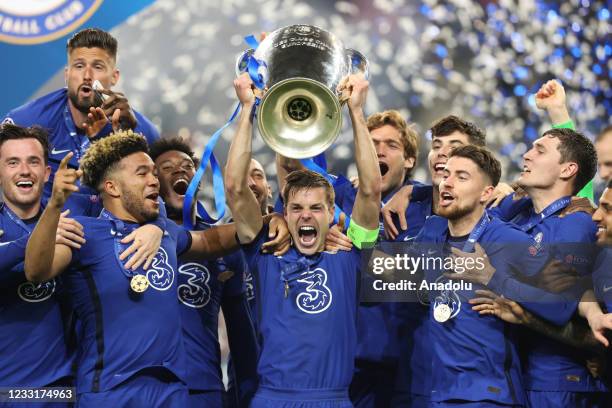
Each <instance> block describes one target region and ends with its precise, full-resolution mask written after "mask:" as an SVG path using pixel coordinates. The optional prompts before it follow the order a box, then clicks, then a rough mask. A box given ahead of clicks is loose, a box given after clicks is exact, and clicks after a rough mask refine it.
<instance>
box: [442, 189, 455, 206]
mask: <svg viewBox="0 0 612 408" xmlns="http://www.w3.org/2000/svg"><path fill="white" fill-rule="evenodd" d="M453 201H455V197H454V196H453V195H452V194H451V193H449V192H448V191H442V192H440V203H439V205H441V206H442V207H447V206H449V205H451V204H452V203H453Z"/></svg>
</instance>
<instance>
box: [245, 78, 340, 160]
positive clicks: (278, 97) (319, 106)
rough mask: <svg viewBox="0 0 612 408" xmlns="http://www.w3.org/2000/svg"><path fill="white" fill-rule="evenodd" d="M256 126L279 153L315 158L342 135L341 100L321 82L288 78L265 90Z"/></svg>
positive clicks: (298, 157)
mask: <svg viewBox="0 0 612 408" xmlns="http://www.w3.org/2000/svg"><path fill="white" fill-rule="evenodd" d="M257 125H258V127H259V133H260V134H261V137H262V138H263V139H264V141H265V142H266V144H268V146H270V147H271V148H272V149H273V150H274V151H276V152H277V153H279V154H281V155H283V156H285V157H289V158H293V159H305V158H308V157H314V156H316V155H318V154H319V153H321V152H324V151H325V150H326V149H327V148H329V147H330V146H331V145H332V143H334V141H335V140H336V138H337V137H338V135H339V134H340V129H341V128H342V112H341V107H340V102H339V100H338V97H337V96H336V95H335V94H334V93H332V92H331V91H330V89H329V88H327V87H326V86H325V85H323V84H321V83H320V82H318V81H315V80H313V79H308V78H289V79H285V80H283V81H280V82H278V83H276V84H275V85H274V86H272V87H271V88H270V89H269V90H268V91H266V93H265V95H264V97H263V99H262V100H261V104H260V105H259V110H258V112H257Z"/></svg>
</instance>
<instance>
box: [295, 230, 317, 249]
mask: <svg viewBox="0 0 612 408" xmlns="http://www.w3.org/2000/svg"><path fill="white" fill-rule="evenodd" d="M298 237H299V240H300V243H301V244H302V245H303V246H305V247H310V246H312V245H314V243H315V242H316V240H317V230H316V228H315V227H313V226H312V225H303V226H301V227H299V228H298Z"/></svg>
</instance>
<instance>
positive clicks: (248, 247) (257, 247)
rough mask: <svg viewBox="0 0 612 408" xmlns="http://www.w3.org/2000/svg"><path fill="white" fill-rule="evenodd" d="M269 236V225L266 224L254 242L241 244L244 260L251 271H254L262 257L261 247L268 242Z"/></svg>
mask: <svg viewBox="0 0 612 408" xmlns="http://www.w3.org/2000/svg"><path fill="white" fill-rule="evenodd" d="M267 236H268V225H266V224H264V225H263V227H262V228H261V231H259V234H257V236H256V237H255V239H254V240H253V241H252V242H249V243H248V244H241V245H240V246H241V248H242V251H243V253H244V258H245V260H246V264H247V267H248V268H249V269H250V270H254V268H255V265H256V264H257V260H258V259H259V257H260V256H261V247H262V245H263V244H264V243H265V242H266V238H267Z"/></svg>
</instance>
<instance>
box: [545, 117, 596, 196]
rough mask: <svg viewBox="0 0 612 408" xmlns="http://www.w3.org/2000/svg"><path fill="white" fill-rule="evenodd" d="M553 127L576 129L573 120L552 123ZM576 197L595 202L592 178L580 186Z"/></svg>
mask: <svg viewBox="0 0 612 408" xmlns="http://www.w3.org/2000/svg"><path fill="white" fill-rule="evenodd" d="M553 129H571V130H576V125H575V124H574V121H573V120H568V121H567V122H563V123H559V124H558V125H553ZM576 195H577V196H578V197H584V198H588V199H589V200H591V202H592V203H593V202H595V201H594V200H595V195H594V194H593V180H591V181H589V182H588V183H587V185H586V186H584V187H583V188H582V190H580V191H579V192H578V194H576Z"/></svg>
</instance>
